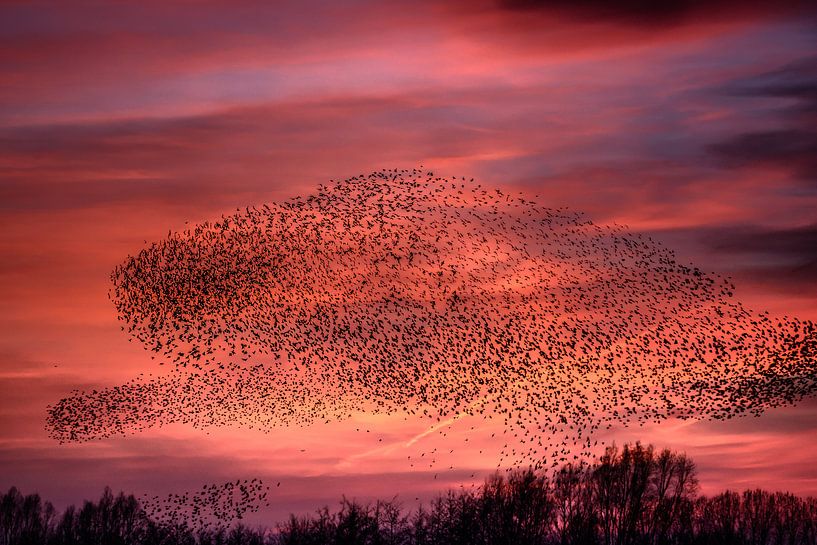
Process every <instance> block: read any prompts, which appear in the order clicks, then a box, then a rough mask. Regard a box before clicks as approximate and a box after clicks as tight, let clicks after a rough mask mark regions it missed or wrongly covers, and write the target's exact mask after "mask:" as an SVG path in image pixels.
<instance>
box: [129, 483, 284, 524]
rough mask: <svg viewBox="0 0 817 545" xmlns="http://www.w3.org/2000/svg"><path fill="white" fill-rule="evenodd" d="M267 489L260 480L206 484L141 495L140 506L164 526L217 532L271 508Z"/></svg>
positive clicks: (268, 488) (268, 489) (152, 518)
mask: <svg viewBox="0 0 817 545" xmlns="http://www.w3.org/2000/svg"><path fill="white" fill-rule="evenodd" d="M270 491H271V490H270V487H269V486H266V485H265V484H264V482H263V481H262V480H261V479H244V480H243V481H242V480H240V479H239V480H236V481H235V482H233V481H228V482H226V483H221V484H209V485H204V486H202V487H201V489H200V490H197V491H195V492H184V493H182V494H168V495H167V496H148V495H145V496H142V498H141V499H140V501H139V504H140V505H141V506H142V508H143V509H144V510H145V513H146V514H147V515H148V516H150V518H151V520H153V521H155V522H157V523H159V524H162V525H166V526H175V527H187V528H192V529H205V530H211V529H218V528H220V527H224V526H230V525H232V524H233V523H234V522H237V521H241V520H243V519H244V517H245V515H246V514H247V513H257V512H258V511H259V510H260V509H261V508H262V507H268V506H269V505H270V497H269V494H270Z"/></svg>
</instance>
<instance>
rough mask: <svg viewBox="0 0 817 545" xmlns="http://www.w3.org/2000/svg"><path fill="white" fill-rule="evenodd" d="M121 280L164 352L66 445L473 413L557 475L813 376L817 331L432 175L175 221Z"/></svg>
mask: <svg viewBox="0 0 817 545" xmlns="http://www.w3.org/2000/svg"><path fill="white" fill-rule="evenodd" d="M111 278H112V281H113V287H112V289H111V292H110V297H111V300H112V302H113V303H114V305H115V307H116V310H117V311H118V315H119V319H120V320H121V322H122V326H123V330H125V331H126V332H127V333H128V334H129V335H130V336H131V337H132V339H135V340H137V341H138V342H140V343H142V344H144V346H145V347H146V348H147V349H148V350H150V351H151V352H152V353H153V354H154V356H155V357H157V358H158V359H159V360H160V361H161V362H162V364H164V363H168V364H171V365H170V366H169V368H168V367H166V368H164V369H168V370H167V371H166V372H164V373H156V374H155V375H142V376H139V377H137V378H136V379H134V380H132V381H130V382H128V383H126V384H123V385H121V386H115V387H110V388H107V389H103V390H95V391H76V392H73V394H72V395H71V396H69V397H66V398H64V399H62V400H61V401H59V402H58V403H56V404H55V405H53V406H51V407H49V414H48V419H47V428H48V430H49V432H50V433H51V435H52V436H53V437H54V438H56V439H58V440H60V441H72V442H73V441H84V440H91V439H97V438H101V437H106V436H110V435H121V434H127V433H133V432H138V431H140V430H143V429H146V428H149V427H152V426H156V425H163V424H168V423H174V422H182V423H187V424H190V425H193V426H196V427H201V428H207V427H212V426H243V427H252V428H258V429H261V430H265V431H269V430H271V429H272V428H274V427H281V426H288V425H307V424H314V423H319V422H325V423H330V422H332V421H336V420H339V419H345V418H349V417H352V416H353V415H354V414H356V413H359V412H365V413H388V414H394V413H402V414H403V415H404V416H406V417H409V418H412V417H413V418H420V419H423V420H426V421H428V424H429V425H430V426H434V425H437V424H438V423H440V422H443V423H444V422H446V421H451V419H458V418H461V417H465V416H475V417H481V418H483V419H486V420H494V421H496V420H499V421H501V422H502V424H503V430H504V431H503V433H501V434H499V435H498V436H497V438H496V440H497V441H500V440H501V441H500V442H503V443H504V444H503V445H502V447H501V449H499V459H498V460H497V464H498V466H501V467H506V468H511V467H515V466H518V465H526V466H527V465H532V466H534V467H536V468H542V467H544V468H547V467H556V466H557V465H559V464H562V463H564V462H566V461H569V457H570V456H573V458H577V457H583V456H588V455H592V451H593V449H594V447H595V445H596V443H595V442H594V436H596V435H597V432H598V431H599V430H603V429H605V428H609V427H610V426H612V425H623V426H632V425H643V424H645V423H648V422H660V421H662V420H665V419H667V418H671V417H675V418H711V419H728V418H732V417H735V416H740V415H747V414H755V415H757V414H760V413H761V412H763V411H764V410H765V409H766V408H768V407H773V406H779V405H784V404H792V403H795V402H797V401H798V400H799V399H801V398H802V397H803V396H806V395H810V394H812V393H813V392H814V391H815V388H817V366H815V355H817V330H816V329H815V325H814V323H812V322H809V321H800V320H797V319H789V318H773V317H770V316H769V315H768V314H767V313H752V312H750V311H749V310H747V309H745V308H744V307H743V306H742V305H741V304H740V302H738V301H735V300H734V296H733V289H734V288H733V286H732V285H731V283H730V282H729V281H728V280H726V279H723V278H721V277H718V276H714V275H710V274H705V273H704V272H702V271H700V270H699V269H697V268H694V267H690V266H686V265H683V264H680V263H678V262H677V261H676V258H675V256H674V254H673V252H672V251H671V250H669V249H667V248H665V247H663V246H662V245H661V244H659V243H657V242H655V241H654V240H652V239H651V238H649V237H647V236H644V235H640V234H631V233H628V232H627V231H626V229H625V228H624V227H622V226H600V225H596V224H594V223H592V222H591V221H589V220H587V219H586V218H585V217H583V216H582V215H581V214H578V213H573V212H570V211H567V210H565V209H550V208H545V207H542V206H539V205H538V204H536V203H535V202H532V201H530V200H527V199H525V198H522V197H521V196H514V195H510V194H508V193H506V192H503V191H500V190H496V189H488V188H485V187H482V186H480V185H478V184H477V183H475V182H474V181H473V180H466V179H465V178H443V177H439V176H435V175H434V174H433V173H432V172H426V171H424V170H422V169H413V170H382V171H378V172H374V173H371V174H368V175H359V176H354V177H352V178H349V179H346V180H343V181H340V182H332V183H331V184H329V185H328V186H321V187H319V189H318V191H317V193H315V194H313V195H310V196H308V197H306V198H302V197H296V198H294V199H291V200H289V201H287V202H283V203H280V204H269V205H263V206H261V207H259V208H256V207H248V208H246V209H243V210H239V211H236V212H235V213H234V214H232V215H229V216H222V217H221V219H219V220H218V221H213V222H207V223H203V224H201V225H198V226H196V227H194V228H191V229H189V230H186V231H184V232H178V233H169V234H168V236H167V238H166V239H165V240H162V241H159V242H156V243H153V244H150V245H149V246H147V247H146V248H144V249H143V250H142V251H140V252H139V253H138V254H137V255H135V256H132V257H129V258H128V259H127V260H125V261H124V263H122V264H121V265H120V266H118V267H117V268H116V269H115V270H114V271H113V273H112V275H111ZM410 415H413V416H410ZM439 433H440V434H441V435H444V430H443V428H442V427H441V428H440V429H439ZM466 441H467V440H466ZM466 445H467V443H466Z"/></svg>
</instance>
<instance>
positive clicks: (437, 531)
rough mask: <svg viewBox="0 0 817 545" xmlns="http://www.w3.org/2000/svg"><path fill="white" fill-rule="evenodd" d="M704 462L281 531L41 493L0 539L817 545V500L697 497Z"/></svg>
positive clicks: (602, 464) (589, 470) (565, 477)
mask: <svg viewBox="0 0 817 545" xmlns="http://www.w3.org/2000/svg"><path fill="white" fill-rule="evenodd" d="M696 492H697V480H696V476H695V466H694V464H693V463H692V461H691V460H689V459H688V458H687V457H686V456H684V455H681V454H676V453H673V452H670V451H668V450H664V451H661V452H655V451H654V450H653V448H652V447H643V446H641V445H639V444H636V445H635V446H625V447H624V448H623V449H616V448H610V449H608V450H607V452H606V454H605V455H604V456H603V457H602V458H601V460H600V461H599V463H597V464H594V465H592V466H588V465H581V466H571V465H567V466H564V467H563V468H562V469H561V470H560V471H559V472H557V473H555V474H553V475H551V476H550V477H549V478H548V477H546V476H544V475H541V474H538V473H535V472H533V471H517V472H514V473H511V474H510V475H509V476H507V477H503V476H501V475H499V474H497V475H495V476H493V477H491V478H489V479H488V480H487V481H486V482H485V484H484V485H483V486H482V487H480V488H479V489H478V490H475V491H459V492H448V493H447V494H445V495H441V496H439V497H438V498H437V499H435V500H434V501H433V502H432V503H431V505H430V506H428V507H421V508H419V509H417V510H414V511H411V512H406V511H404V510H402V509H401V507H400V505H399V504H398V503H397V502H396V501H386V502H383V501H380V502H376V503H374V504H366V505H364V504H360V503H358V502H355V501H348V500H346V499H344V500H343V501H342V502H341V504H340V508H339V510H336V511H329V510H328V509H327V508H324V509H322V510H320V511H318V512H317V513H316V514H314V515H310V516H304V517H296V516H294V515H293V516H291V517H290V519H289V520H288V521H286V522H284V523H281V524H278V525H277V526H275V527H274V528H273V529H271V530H264V529H250V528H247V527H244V526H238V527H235V528H231V529H221V530H192V529H189V528H186V527H183V526H181V527H180V526H174V527H171V526H167V525H162V524H158V523H157V522H155V521H153V520H151V519H150V518H149V517H148V516H147V515H146V514H145V512H144V511H143V510H142V509H141V508H140V506H139V503H138V501H137V500H136V499H135V498H134V497H133V496H125V495H124V494H120V495H118V496H114V495H113V494H111V492H110V490H107V489H106V491H105V493H104V494H103V496H102V498H100V500H99V501H98V502H85V504H84V505H83V506H82V507H81V508H79V509H77V508H74V507H69V508H68V509H66V510H65V512H63V513H62V514H59V515H58V514H57V513H56V512H55V510H54V509H53V507H52V506H51V504H49V503H48V502H43V501H42V500H41V499H40V497H39V496H38V495H36V494H35V495H29V496H23V495H22V494H21V493H20V492H19V491H17V489H15V488H12V489H11V490H9V492H8V493H6V494H5V495H3V496H0V545H27V544H32V545H33V544H44V545H79V544H82V545H131V544H140V545H153V544H156V545H159V544H167V545H176V544H179V545H181V544H190V545H196V544H200V545H209V544H225V545H227V544H234V545H245V544H247V545H255V544H258V545H262V544H263V545H268V544H275V545H278V544H280V545H301V544H309V545H324V544H337V545H340V544H349V545H352V544H372V545H375V544H378V545H379V544H382V545H398V544H399V545H403V544H405V545H410V544H416V545H423V544H428V545H457V544H463V545H465V544H468V545H470V544H513V545H526V544H559V545H567V544H580V545H585V544H586V545H593V544H604V545H642V544H643V545H662V544H701V545H707V544H712V545H731V544H735V545H737V544H751V545H767V544H768V545H777V544H779V545H799V544H803V545H817V499H815V498H799V497H797V496H793V495H791V494H784V493H770V492H766V491H763V490H747V491H745V492H743V493H742V494H738V493H735V492H724V493H722V494H719V495H717V496H714V497H703V496H697V494H696Z"/></svg>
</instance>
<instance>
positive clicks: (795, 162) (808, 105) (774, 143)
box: [706, 56, 817, 184]
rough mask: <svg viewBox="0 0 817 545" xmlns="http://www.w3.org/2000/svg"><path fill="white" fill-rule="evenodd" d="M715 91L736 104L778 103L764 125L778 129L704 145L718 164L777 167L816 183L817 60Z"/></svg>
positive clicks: (745, 134) (795, 64) (800, 63)
mask: <svg viewBox="0 0 817 545" xmlns="http://www.w3.org/2000/svg"><path fill="white" fill-rule="evenodd" d="M719 93H721V94H724V95H727V96H730V97H733V100H737V101H741V100H751V99H766V100H769V99H779V100H780V103H779V104H776V105H775V106H773V107H772V110H771V113H772V117H771V118H770V119H769V123H767V125H772V126H775V125H777V126H778V128H775V129H772V130H760V131H747V132H743V133H738V134H735V135H732V136H731V137H729V138H726V139H724V140H722V141H721V142H716V143H713V144H710V145H708V146H706V149H707V151H708V152H709V153H710V154H711V155H712V156H713V157H714V158H715V159H716V161H717V162H718V163H719V164H720V165H721V166H724V167H727V168H743V167H753V166H766V167H772V168H779V169H781V170H785V171H789V172H791V174H792V175H793V176H794V177H795V178H797V179H799V180H805V181H808V182H809V183H810V184H815V183H817V130H815V128H814V127H815V126H817V125H815V122H817V57H814V56H812V57H807V58H803V59H798V60H796V61H794V62H791V63H789V64H787V65H785V66H783V67H781V68H778V69H775V70H771V71H766V72H763V73H760V74H756V75H752V76H748V77H743V78H739V79H735V80H732V81H730V82H728V83H726V84H725V85H724V86H722V87H721V88H720V89H719ZM792 101H793V102H792Z"/></svg>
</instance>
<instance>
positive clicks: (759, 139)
mask: <svg viewBox="0 0 817 545" xmlns="http://www.w3.org/2000/svg"><path fill="white" fill-rule="evenodd" d="M709 151H710V152H711V153H712V154H713V155H715V156H716V157H717V158H718V159H720V160H721V161H722V164H724V165H725V166H729V167H745V166H751V165H768V166H778V167H780V168H784V169H787V170H789V169H790V170H792V171H794V174H795V175H796V176H797V177H798V178H801V179H804V180H811V181H817V131H813V130H809V129H806V128H790V129H783V130H777V131H763V132H750V133H744V134H739V135H737V136H734V137H732V138H730V139H728V140H726V141H724V142H720V143H717V144H712V145H711V146H709Z"/></svg>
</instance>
